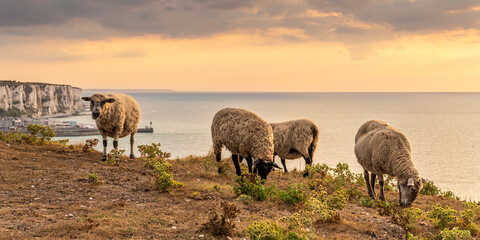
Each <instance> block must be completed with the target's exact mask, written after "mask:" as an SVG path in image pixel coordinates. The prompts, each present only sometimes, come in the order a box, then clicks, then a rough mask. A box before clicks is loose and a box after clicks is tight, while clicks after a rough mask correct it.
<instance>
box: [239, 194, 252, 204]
mask: <svg viewBox="0 0 480 240" xmlns="http://www.w3.org/2000/svg"><path fill="white" fill-rule="evenodd" d="M237 201H240V202H250V201H252V197H250V196H249V195H245V194H241V195H240V196H238V198H237Z"/></svg>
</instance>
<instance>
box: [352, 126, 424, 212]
mask: <svg viewBox="0 0 480 240" xmlns="http://www.w3.org/2000/svg"><path fill="white" fill-rule="evenodd" d="M355 155H356V157H357V161H358V163H360V165H362V167H363V169H364V177H365V182H366V183H367V190H368V195H369V196H370V197H371V198H373V199H375V188H374V187H375V178H376V176H377V175H378V180H379V184H380V196H379V198H380V200H383V201H385V196H384V193H383V183H384V182H383V174H388V175H390V176H395V177H397V186H398V190H399V195H400V199H399V203H400V206H408V205H410V204H412V203H413V201H414V200H415V198H416V197H417V195H418V192H420V190H421V189H422V187H423V183H422V178H420V176H419V174H418V171H417V169H416V168H415V166H414V165H413V162H412V157H411V150H410V143H409V142H408V140H407V137H405V135H404V134H403V133H402V132H400V131H399V130H397V129H396V128H394V127H392V126H390V125H388V124H386V123H385V122H382V121H378V120H371V121H368V122H366V123H364V124H363V125H362V126H361V127H360V129H358V132H357V135H356V136H355ZM369 172H370V173H371V175H370V176H371V179H369V175H368V174H369Z"/></svg>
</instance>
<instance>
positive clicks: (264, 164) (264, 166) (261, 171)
mask: <svg viewBox="0 0 480 240" xmlns="http://www.w3.org/2000/svg"><path fill="white" fill-rule="evenodd" d="M254 165H255V172H256V173H257V174H258V175H260V177H261V178H262V179H265V180H266V179H267V176H268V174H270V172H271V171H272V169H273V168H274V167H275V168H279V169H281V168H280V166H278V165H277V164H276V163H274V162H271V161H268V160H257V161H255V163H254Z"/></svg>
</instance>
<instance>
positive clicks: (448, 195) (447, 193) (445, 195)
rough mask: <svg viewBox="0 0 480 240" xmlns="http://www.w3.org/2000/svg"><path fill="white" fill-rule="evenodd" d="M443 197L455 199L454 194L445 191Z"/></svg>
mask: <svg viewBox="0 0 480 240" xmlns="http://www.w3.org/2000/svg"><path fill="white" fill-rule="evenodd" d="M443 196H444V197H447V198H453V199H455V194H453V192H452V191H446V192H444V193H443Z"/></svg>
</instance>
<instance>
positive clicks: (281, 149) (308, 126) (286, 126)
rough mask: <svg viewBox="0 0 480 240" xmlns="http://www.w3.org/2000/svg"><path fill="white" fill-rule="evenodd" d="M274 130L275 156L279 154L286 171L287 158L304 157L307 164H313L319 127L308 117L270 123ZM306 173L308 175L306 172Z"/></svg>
mask: <svg viewBox="0 0 480 240" xmlns="http://www.w3.org/2000/svg"><path fill="white" fill-rule="evenodd" d="M270 126H271V127H272V131H273V145H274V158H275V155H278V156H279V157H280V159H281V161H282V165H283V168H284V171H285V172H287V166H286V165H285V159H297V158H300V157H303V158H304V159H305V164H306V165H311V164H312V159H313V153H314V152H315V149H316V148H317V143H318V128H317V126H316V125H315V123H314V122H312V121H311V120H308V119H297V120H291V121H286V122H279V123H270ZM305 175H308V173H307V172H306V173H305Z"/></svg>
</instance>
